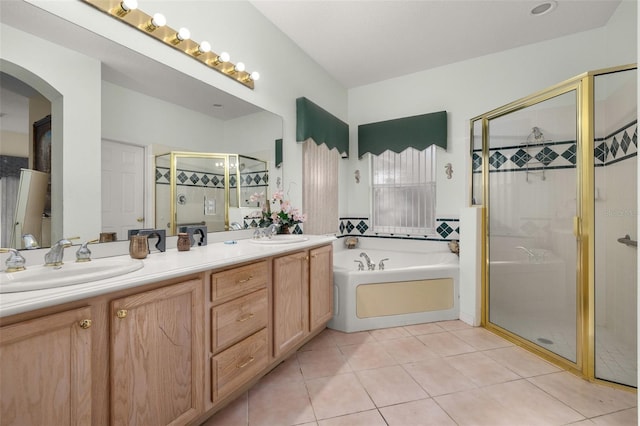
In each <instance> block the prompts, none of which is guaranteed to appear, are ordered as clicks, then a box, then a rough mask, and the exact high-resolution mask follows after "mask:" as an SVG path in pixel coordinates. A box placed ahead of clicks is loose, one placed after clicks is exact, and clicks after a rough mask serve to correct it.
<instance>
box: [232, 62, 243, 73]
mask: <svg viewBox="0 0 640 426" xmlns="http://www.w3.org/2000/svg"><path fill="white" fill-rule="evenodd" d="M234 69H235V70H236V71H238V72H242V71H244V70H245V66H244V62H238V63H237V64H236V66H235V67H234Z"/></svg>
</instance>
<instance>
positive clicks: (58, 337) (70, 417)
mask: <svg viewBox="0 0 640 426" xmlns="http://www.w3.org/2000/svg"><path fill="white" fill-rule="evenodd" d="M91 325H92V318H91V308H90V307H83V308H79V309H73V310H69V311H65V312H61V313H58V314H52V315H47V316H44V317H40V318H36V319H32V320H27V321H23V322H20V323H17V324H13V325H8V326H4V327H2V328H0V360H2V362H0V395H1V398H0V400H1V406H0V423H1V424H2V425H19V426H27V425H88V424H91V404H92V399H91V377H92V370H91V339H92V328H91Z"/></svg>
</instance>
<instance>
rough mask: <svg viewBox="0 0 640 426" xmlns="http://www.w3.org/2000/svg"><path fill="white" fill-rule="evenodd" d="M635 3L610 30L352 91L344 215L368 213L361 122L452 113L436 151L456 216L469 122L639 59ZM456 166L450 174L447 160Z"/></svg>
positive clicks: (443, 200)
mask: <svg viewBox="0 0 640 426" xmlns="http://www.w3.org/2000/svg"><path fill="white" fill-rule="evenodd" d="M636 7H637V4H636V2H635V1H631V0H625V1H623V2H622V3H621V5H620V6H619V7H618V10H617V11H616V12H615V14H614V16H612V18H611V19H610V21H609V22H608V24H607V26H606V27H603V28H598V29H595V30H591V31H585V32H582V33H578V34H574V35H570V36H566V37H562V38H558V39H554V40H549V41H545V42H541V43H536V44H532V45H528V46H523V47H519V48H516V49H511V50H507V51H503V52H499V53H496V54H492V55H486V56H482V57H479V58H475V59H470V60H467V61H463V62H458V63H455V64H452V65H447V66H443V67H440V68H435V69H432V70H426V71H422V72H418V73H415V74H411V75H407V76H404V77H400V78H396V79H390V80H386V81H383V82H380V83H376V84H371V85H367V86H361V87H357V88H354V89H351V90H349V124H350V141H351V147H350V159H349V162H348V164H345V165H343V170H344V171H345V173H347V176H349V175H350V174H351V175H352V174H353V172H354V171H355V170H356V169H360V171H361V172H362V175H363V177H364V179H363V180H361V183H360V185H358V186H356V185H355V184H354V183H353V180H352V179H346V180H343V182H344V184H343V187H342V188H340V190H341V193H342V197H341V202H342V205H341V208H340V214H341V215H342V216H347V215H348V216H360V215H365V216H366V215H368V214H369V193H368V191H365V190H364V189H365V188H366V187H367V184H368V178H367V176H368V173H369V172H368V171H369V167H368V161H366V160H358V159H357V141H358V125H360V124H366V123H370V122H376V121H382V120H388V119H393V118H399V117H406V116H412V115H418V114H425V113H429V112H435V111H441V110H446V111H448V122H449V124H448V132H449V141H448V143H449V145H448V148H447V151H446V152H444V151H443V150H438V166H437V169H436V170H437V216H438V217H444V216H446V217H449V216H451V215H453V216H457V215H458V212H459V210H460V209H461V208H462V207H464V206H465V205H466V202H467V200H468V179H469V177H468V171H467V170H466V169H467V155H468V144H469V119H470V118H472V117H474V116H476V115H479V114H481V113H483V112H486V111H489V110H492V109H494V108H497V107H499V106H502V105H504V104H507V103H509V102H511V101H514V100H516V99H519V98H522V97H524V96H527V95H529V94H531V93H534V92H537V91H539V90H542V89H545V88H547V87H549V86H552V85H554V84H556V83H559V82H561V81H564V80H566V79H568V78H571V77H573V76H576V75H578V74H581V73H583V72H585V71H589V70H594V69H599V68H605V67H609V66H615V65H622V64H628V63H633V62H636V60H637V59H636V51H637V48H636V46H637V37H636V25H637V23H636V20H635V18H634V17H635V15H636ZM446 163H451V164H452V165H453V170H454V174H453V178H452V179H450V180H449V179H446V178H445V175H444V164H446Z"/></svg>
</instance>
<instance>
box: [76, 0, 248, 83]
mask: <svg viewBox="0 0 640 426" xmlns="http://www.w3.org/2000/svg"><path fill="white" fill-rule="evenodd" d="M82 1H83V2H85V3H87V4H89V5H91V6H93V7H95V8H96V9H98V10H100V11H102V12H104V13H106V14H107V15H109V16H111V17H113V18H116V19H118V20H119V21H122V22H124V23H126V24H129V25H131V26H132V27H134V28H136V29H137V30H139V31H140V32H143V33H145V34H147V35H148V36H151V37H153V38H155V39H156V40H158V41H160V42H162V43H164V44H166V45H167V46H170V47H172V48H174V49H177V50H179V51H181V52H182V53H184V54H186V55H188V56H190V57H191V58H194V59H195V60H197V61H200V62H201V63H203V64H204V65H206V66H208V67H209V68H213V69H214V70H216V71H218V72H220V73H222V74H224V75H226V76H227V77H229V78H231V79H233V80H235V81H237V82H238V83H240V84H243V85H245V86H246V87H248V88H250V89H253V88H254V82H255V80H257V79H258V78H260V77H259V76H260V74H258V73H257V72H255V71H254V72H252V73H249V72H247V71H245V69H244V64H243V63H242V62H238V63H237V64H234V63H232V62H230V61H229V59H228V58H229V54H228V53H226V52H223V53H221V54H219V55H218V54H217V53H214V52H212V51H211V45H210V44H209V43H208V42H206V41H203V42H201V43H200V44H198V42H196V41H193V40H191V39H190V37H185V36H184V34H185V32H184V30H185V28H181V29H180V30H175V29H173V28H171V27H169V26H167V25H164V23H162V22H161V24H162V25H159V23H158V22H157V21H158V20H157V19H156V20H155V22H154V19H155V18H154V16H156V15H157V14H156V15H154V16H151V15H148V14H146V13H145V12H143V11H141V10H140V9H138V8H137V2H133V3H134V4H135V6H134V7H131V6H130V4H131V1H122V0H82ZM180 32H182V34H180ZM221 59H226V61H223V60H221Z"/></svg>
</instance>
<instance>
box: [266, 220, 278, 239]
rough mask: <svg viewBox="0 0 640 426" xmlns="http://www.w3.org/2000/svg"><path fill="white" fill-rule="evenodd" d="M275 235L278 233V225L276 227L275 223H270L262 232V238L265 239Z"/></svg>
mask: <svg viewBox="0 0 640 426" xmlns="http://www.w3.org/2000/svg"><path fill="white" fill-rule="evenodd" d="M277 233H278V225H276V224H275V223H272V224H271V225H269V226H267V227H266V228H265V230H264V236H265V237H267V238H271V237H272V236H274V235H275V234H277Z"/></svg>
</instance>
